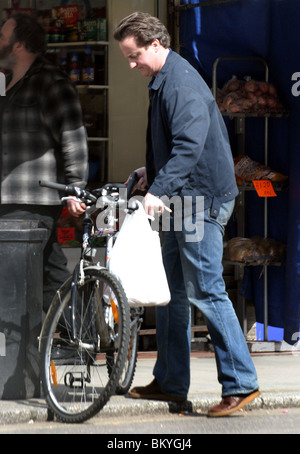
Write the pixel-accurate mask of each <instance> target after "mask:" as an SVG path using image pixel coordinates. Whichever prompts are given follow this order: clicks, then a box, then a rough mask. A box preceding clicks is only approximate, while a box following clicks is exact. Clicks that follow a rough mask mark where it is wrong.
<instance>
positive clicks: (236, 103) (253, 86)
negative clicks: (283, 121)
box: [217, 76, 285, 115]
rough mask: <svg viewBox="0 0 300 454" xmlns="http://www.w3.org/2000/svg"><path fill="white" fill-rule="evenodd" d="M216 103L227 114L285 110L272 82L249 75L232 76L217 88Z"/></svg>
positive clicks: (264, 112) (265, 112)
mask: <svg viewBox="0 0 300 454" xmlns="http://www.w3.org/2000/svg"><path fill="white" fill-rule="evenodd" d="M217 103H218V106H219V109H220V111H221V112H222V113H227V114H241V113H255V114H257V115H265V114H267V113H280V112H284V111H285V109H284V107H283V105H282V103H281V102H280V100H279V97H278V93H277V90H276V88H275V86H274V85H273V84H271V83H268V82H264V81H256V80H253V79H251V78H250V77H246V78H245V80H238V79H237V77H236V76H232V78H231V79H230V80H229V81H228V82H226V83H225V85H224V86H223V88H222V89H219V90H218V92H217Z"/></svg>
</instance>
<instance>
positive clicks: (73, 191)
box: [39, 180, 97, 202]
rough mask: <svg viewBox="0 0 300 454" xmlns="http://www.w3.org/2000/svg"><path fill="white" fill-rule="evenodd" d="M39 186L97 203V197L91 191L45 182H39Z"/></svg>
mask: <svg viewBox="0 0 300 454" xmlns="http://www.w3.org/2000/svg"><path fill="white" fill-rule="evenodd" d="M39 185H40V186H42V187H45V188H50V189H57V191H61V192H64V193H65V194H68V195H74V196H75V197H78V198H79V199H80V198H83V199H87V200H90V201H91V202H96V201H97V197H95V196H94V195H93V194H91V193H90V192H89V191H86V190H85V189H82V188H79V187H78V186H72V185H65V184H59V183H53V182H52V181H44V180H41V181H39Z"/></svg>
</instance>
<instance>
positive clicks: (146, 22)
mask: <svg viewBox="0 0 300 454" xmlns="http://www.w3.org/2000/svg"><path fill="white" fill-rule="evenodd" d="M128 36H133V37H134V38H135V41H136V44H137V45H138V46H139V47H147V46H150V44H151V43H152V42H153V41H154V40H155V39H158V40H159V42H160V44H161V45H162V46H163V47H165V48H166V49H168V48H169V47H170V43H171V39H170V35H169V33H168V31H167V29H166V27H165V26H164V25H163V24H162V23H161V21H160V20H159V19H157V17H153V16H151V15H150V14H148V13H142V12H138V11H137V12H135V13H133V14H130V15H129V16H127V17H125V18H124V19H122V20H121V22H120V23H119V25H118V26H117V27H116V29H115V30H114V38H115V39H116V40H117V41H123V40H124V39H125V38H127V37H128Z"/></svg>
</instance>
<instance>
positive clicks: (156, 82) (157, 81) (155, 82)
mask: <svg viewBox="0 0 300 454" xmlns="http://www.w3.org/2000/svg"><path fill="white" fill-rule="evenodd" d="M176 55H177V54H176V53H175V52H173V51H172V49H170V52H169V54H168V56H167V59H166V63H165V64H164V66H163V67H162V68H161V70H160V71H159V73H158V74H157V76H156V77H155V76H154V77H152V79H151V82H150V83H149V85H148V88H149V89H152V90H158V89H159V87H160V86H161V84H162V83H163V81H164V79H165V77H166V75H167V73H168V71H169V69H170V68H171V67H172V66H173V65H174V63H175V60H176Z"/></svg>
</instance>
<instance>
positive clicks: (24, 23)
mask: <svg viewBox="0 0 300 454" xmlns="http://www.w3.org/2000/svg"><path fill="white" fill-rule="evenodd" d="M9 19H13V20H14V21H15V23H16V26H15V28H14V32H13V35H12V41H13V42H21V43H24V45H25V48H26V49H27V50H28V52H31V53H33V54H43V53H44V52H45V51H46V48H47V42H46V33H45V30H44V28H43V27H42V25H41V24H40V23H39V22H38V20H37V19H36V18H35V17H33V16H29V15H28V14H23V13H14V14H12V16H11V17H10V18H9Z"/></svg>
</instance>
